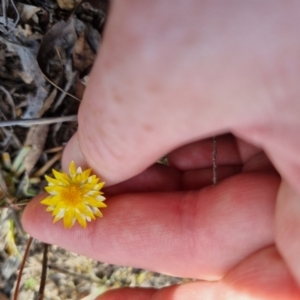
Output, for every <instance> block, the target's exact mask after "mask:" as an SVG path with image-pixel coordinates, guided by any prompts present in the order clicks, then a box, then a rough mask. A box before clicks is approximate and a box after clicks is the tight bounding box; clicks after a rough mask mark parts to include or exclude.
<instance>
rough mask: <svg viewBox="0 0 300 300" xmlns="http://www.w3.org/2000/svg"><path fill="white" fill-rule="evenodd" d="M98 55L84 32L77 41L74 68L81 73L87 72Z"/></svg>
mask: <svg viewBox="0 0 300 300" xmlns="http://www.w3.org/2000/svg"><path fill="white" fill-rule="evenodd" d="M95 57H96V55H95V53H94V51H93V50H92V49H91V47H90V45H89V44H88V42H87V41H86V39H85V34H84V32H82V33H81V34H80V36H79V38H78V39H77V41H76V43H75V47H74V52H73V62H74V67H75V68H76V69H77V70H78V71H79V72H84V71H87V70H88V69H89V68H90V67H91V66H92V64H93V62H94V59H95Z"/></svg>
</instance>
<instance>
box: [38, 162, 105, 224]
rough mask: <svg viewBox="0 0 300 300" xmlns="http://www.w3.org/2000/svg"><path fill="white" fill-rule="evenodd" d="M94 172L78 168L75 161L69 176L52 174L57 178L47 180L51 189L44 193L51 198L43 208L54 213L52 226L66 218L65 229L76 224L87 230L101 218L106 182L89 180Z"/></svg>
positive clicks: (92, 177) (93, 176)
mask: <svg viewBox="0 0 300 300" xmlns="http://www.w3.org/2000/svg"><path fill="white" fill-rule="evenodd" d="M91 171H92V170H91V169H87V170H85V171H82V170H81V168H80V167H79V168H77V170H76V167H75V163H74V161H72V162H71V164H70V167H69V175H68V174H67V173H64V172H58V171H56V170H54V169H53V170H52V172H53V175H54V177H55V178H51V177H49V176H47V175H46V176H45V178H46V180H47V181H48V186H46V187H45V190H46V191H47V192H48V193H49V194H50V195H49V196H48V197H46V198H45V199H44V200H42V201H41V203H42V204H44V205H47V206H48V207H47V209H46V211H50V212H52V216H54V221H53V223H55V222H57V221H58V220H60V219H62V218H63V221H64V227H65V228H71V227H72V226H73V225H74V224H75V221H76V220H77V221H78V223H79V224H80V225H81V226H82V227H83V228H86V222H87V221H88V222H90V221H91V220H94V219H95V218H96V216H97V217H102V213H101V212H100V210H99V208H103V207H106V205H105V203H103V201H104V200H105V198H104V197H103V196H102V194H103V192H101V191H100V190H101V188H102V187H103V186H104V182H99V178H97V177H96V175H92V176H90V173H91Z"/></svg>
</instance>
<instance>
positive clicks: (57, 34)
mask: <svg viewBox="0 0 300 300" xmlns="http://www.w3.org/2000/svg"><path fill="white" fill-rule="evenodd" d="M76 39H77V35H76V31H75V26H74V19H73V18H71V19H70V20H69V21H67V22H65V21H63V20H62V21H59V22H58V23H56V24H55V25H54V26H53V27H52V28H51V29H50V30H49V31H48V32H47V33H46V35H45V36H44V38H43V40H42V42H41V45H40V48H39V51H38V54H37V62H38V65H39V67H40V70H41V71H42V73H43V74H44V76H45V77H46V78H47V80H48V81H49V82H51V84H52V85H53V86H55V87H56V88H57V89H59V90H60V91H63V92H65V91H64V90H63V89H62V88H61V87H59V86H57V85H56V84H55V83H54V82H53V81H52V80H50V78H49V75H48V74H47V71H46V70H47V65H48V60H49V57H51V54H52V53H53V52H54V50H55V49H56V47H60V48H63V49H70V48H71V47H73V46H74V44H75V42H76ZM65 93H66V94H67V95H69V96H71V97H72V98H75V99H76V100H79V99H77V98H76V97H75V96H73V95H71V94H69V93H67V92H65Z"/></svg>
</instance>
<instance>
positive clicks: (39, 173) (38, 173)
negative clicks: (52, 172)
mask: <svg viewBox="0 0 300 300" xmlns="http://www.w3.org/2000/svg"><path fill="white" fill-rule="evenodd" d="M61 155H62V153H61V152H58V153H57V154H56V155H54V156H53V157H52V158H51V159H50V160H48V161H47V162H46V164H45V165H43V166H42V167H41V168H40V169H38V170H37V171H36V172H35V173H34V174H33V175H32V177H40V176H42V175H43V174H45V172H46V171H47V170H48V169H49V168H50V167H51V166H52V165H53V164H54V163H55V162H57V161H58V160H59V159H60V158H61Z"/></svg>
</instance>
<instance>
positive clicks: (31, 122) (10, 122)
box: [0, 115, 77, 127]
mask: <svg viewBox="0 0 300 300" xmlns="http://www.w3.org/2000/svg"><path fill="white" fill-rule="evenodd" d="M74 121H77V115H71V116H64V117H55V118H37V119H20V120H8V121H0V127H7V126H33V125H40V124H53V123H58V122H74Z"/></svg>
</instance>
